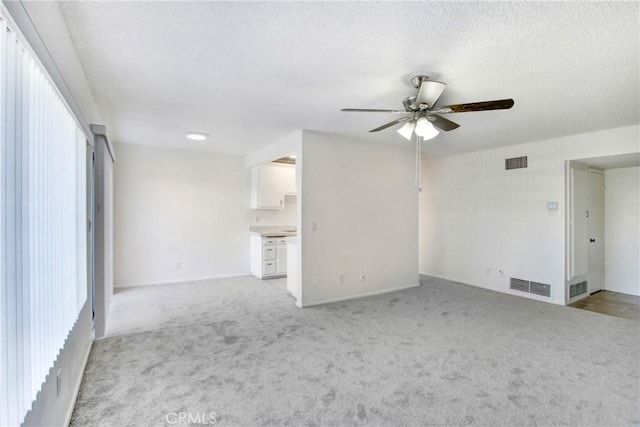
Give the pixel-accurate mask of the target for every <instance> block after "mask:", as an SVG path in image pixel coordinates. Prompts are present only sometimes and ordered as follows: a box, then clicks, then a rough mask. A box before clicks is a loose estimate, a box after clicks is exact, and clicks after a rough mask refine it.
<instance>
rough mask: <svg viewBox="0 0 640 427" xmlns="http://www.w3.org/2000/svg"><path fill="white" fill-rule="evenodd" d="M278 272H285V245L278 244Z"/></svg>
mask: <svg viewBox="0 0 640 427" xmlns="http://www.w3.org/2000/svg"><path fill="white" fill-rule="evenodd" d="M277 248H278V274H287V245H286V244H284V245H278V246H277Z"/></svg>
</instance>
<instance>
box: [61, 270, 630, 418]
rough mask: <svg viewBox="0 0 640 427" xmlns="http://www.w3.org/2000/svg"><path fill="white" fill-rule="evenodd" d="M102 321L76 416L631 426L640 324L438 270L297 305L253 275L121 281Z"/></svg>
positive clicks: (74, 416)
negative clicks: (125, 285) (360, 293)
mask: <svg viewBox="0 0 640 427" xmlns="http://www.w3.org/2000/svg"><path fill="white" fill-rule="evenodd" d="M108 331H109V333H110V334H111V335H112V336H110V337H108V338H106V339H103V340H100V341H98V342H96V343H95V344H94V347H93V350H92V352H91V355H90V358H89V362H88V365H87V369H86V372H85V376H84V379H83V382H82V386H81V390H80V394H79V396H78V400H77V404H76V408H75V411H74V414H73V418H72V425H74V426H98V425H104V426H120V425H136V426H137V425H176V423H178V421H180V419H179V418H178V417H179V416H180V414H181V413H183V414H185V415H183V417H184V418H182V421H184V420H187V421H188V420H189V419H190V420H191V421H192V422H194V423H197V422H200V423H201V424H209V425H210V424H213V422H214V421H215V424H216V425H233V426H256V425H259V426H262V425H291V426H299V425H310V426H328V425H331V426H351V425H388V426H413V425H438V426H440V425H479V426H497V425H502V426H516V425H517V426H527V425H531V426H534V425H537V426H547V425H577V426H596V425H601V426H617V425H619V426H624V425H630V426H637V425H638V424H639V423H640V414H639V412H640V411H639V409H638V402H639V400H640V386H639V381H640V377H639V360H640V337H639V334H640V331H639V324H638V322H636V321H633V320H627V319H620V318H615V317H609V316H606V315H601V314H597V313H591V312H588V311H584V310H577V309H572V308H568V307H560V306H555V305H551V304H546V303H541V302H536V301H532V300H527V299H523V298H518V297H514V296H510V295H505V294H500V293H495V292H491V291H486V290H483V289H479V288H474V287H470V286H465V285H461V284H457V283H453V282H447V281H444V280H439V279H425V280H423V285H422V286H421V287H419V288H413V289H409V290H405V291H400V292H395V293H391V294H386V295H380V296H375V297H370V298H364V299H359V300H353V301H349V302H343V303H336V304H331V305H326V306H319V307H314V308H307V309H304V310H300V309H297V308H296V307H295V306H294V304H293V299H292V298H291V297H290V296H288V295H287V294H286V293H285V292H283V291H282V290H281V289H279V288H278V287H277V286H274V285H269V284H268V283H265V282H262V281H259V280H257V279H254V278H250V277H244V278H236V279H225V280H220V281H209V282H199V283H191V284H181V285H170V286H155V287H143V288H131V289H127V290H123V291H119V292H118V293H117V294H116V295H114V299H113V306H112V311H111V319H110V324H109V329H108ZM211 412H215V415H214V416H212V414H210V413H211ZM187 416H188V417H190V418H187Z"/></svg>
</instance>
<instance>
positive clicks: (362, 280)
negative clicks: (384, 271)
mask: <svg viewBox="0 0 640 427" xmlns="http://www.w3.org/2000/svg"><path fill="white" fill-rule="evenodd" d="M364 279H365V275H364V274H361V275H360V281H361V282H364Z"/></svg>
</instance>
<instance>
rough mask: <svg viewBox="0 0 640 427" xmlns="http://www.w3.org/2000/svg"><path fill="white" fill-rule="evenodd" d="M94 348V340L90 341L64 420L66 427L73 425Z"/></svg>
mask: <svg viewBox="0 0 640 427" xmlns="http://www.w3.org/2000/svg"><path fill="white" fill-rule="evenodd" d="M92 348H93V339H92V340H91V341H89V346H88V348H87V352H86V354H85V355H84V358H83V361H82V370H81V372H82V373H81V374H80V375H78V381H76V385H75V387H74V391H73V397H72V399H71V405H70V406H69V409H68V411H67V416H66V417H65V418H64V425H65V426H68V425H69V424H70V423H71V417H72V416H73V410H74V409H75V407H76V400H77V399H78V393H80V385H81V384H82V378H84V370H85V369H86V368H87V362H88V361H89V354H91V349H92Z"/></svg>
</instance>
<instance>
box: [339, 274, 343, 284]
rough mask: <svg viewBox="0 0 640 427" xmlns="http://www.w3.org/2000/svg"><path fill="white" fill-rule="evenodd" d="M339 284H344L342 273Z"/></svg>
mask: <svg viewBox="0 0 640 427" xmlns="http://www.w3.org/2000/svg"><path fill="white" fill-rule="evenodd" d="M340 284H341V285H344V274H341V275H340Z"/></svg>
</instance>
